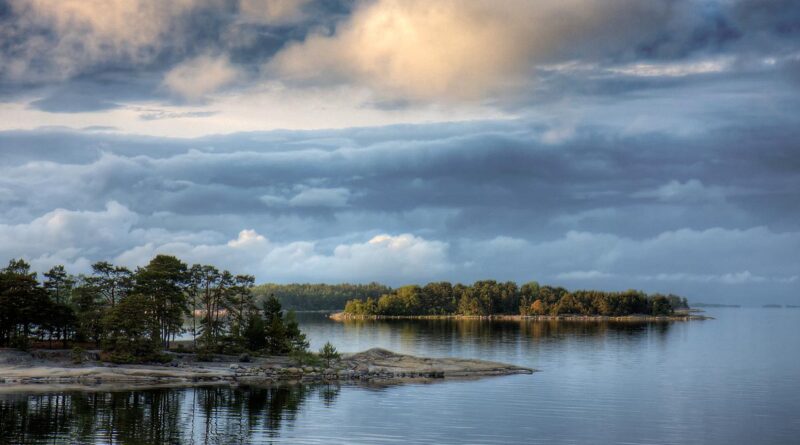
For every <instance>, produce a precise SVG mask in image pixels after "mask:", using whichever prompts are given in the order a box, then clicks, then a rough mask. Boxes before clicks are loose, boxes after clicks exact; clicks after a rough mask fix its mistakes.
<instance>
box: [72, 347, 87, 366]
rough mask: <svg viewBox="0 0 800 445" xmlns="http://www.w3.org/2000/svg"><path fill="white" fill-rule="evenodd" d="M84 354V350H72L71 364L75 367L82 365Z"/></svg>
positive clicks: (79, 348)
mask: <svg viewBox="0 0 800 445" xmlns="http://www.w3.org/2000/svg"><path fill="white" fill-rule="evenodd" d="M84 354H86V350H85V349H83V348H81V347H78V346H76V347H74V348H72V354H71V358H72V363H74V364H76V365H80V364H81V363H83V361H84V360H83V357H84Z"/></svg>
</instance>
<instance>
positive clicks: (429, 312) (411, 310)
mask: <svg viewBox="0 0 800 445" xmlns="http://www.w3.org/2000/svg"><path fill="white" fill-rule="evenodd" d="M688 311H689V304H688V302H687V300H686V298H683V297H679V296H677V295H662V294H652V295H648V294H646V293H644V292H641V291H636V290H628V291H624V292H604V291H598V290H579V291H572V292H570V291H568V290H566V289H564V288H562V287H552V286H540V285H539V283H537V282H535V281H532V282H529V283H526V284H523V285H522V286H517V284H516V283H514V282H511V281H508V282H497V281H494V280H482V281H477V282H475V283H474V284H472V285H463V284H455V285H454V284H451V283H449V282H435V283H428V284H427V285H425V286H416V285H412V286H403V287H401V288H399V289H397V290H395V291H393V292H391V293H388V294H385V295H382V296H381V297H380V298H377V299H375V298H372V297H369V298H367V299H354V300H350V301H348V302H347V304H346V305H345V308H344V311H342V312H340V313H337V314H334V315H333V316H332V318H334V319H338V320H342V319H359V318H440V317H441V318H444V317H464V318H466V317H493V318H520V317H530V318H533V317H535V318H540V319H562V318H578V317H583V318H587V317H593V318H600V317H606V318H609V317H610V318H626V317H627V318H630V317H635V318H636V319H647V318H653V319H669V318H676V319H690V318H693V319H703V318H707V317H702V316H696V315H690V314H689V313H688Z"/></svg>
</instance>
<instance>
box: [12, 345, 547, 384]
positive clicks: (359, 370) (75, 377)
mask: <svg viewBox="0 0 800 445" xmlns="http://www.w3.org/2000/svg"><path fill="white" fill-rule="evenodd" d="M89 354H90V355H94V353H89ZM171 355H172V356H173V361H172V362H170V363H167V364H136V365H132V364H131V365H115V364H110V363H103V362H99V361H97V360H88V361H87V362H86V363H83V364H73V363H71V362H70V361H69V358H68V357H69V351H66V350H56V351H32V352H21V351H14V350H8V349H7V350H0V394H2V393H7V392H21V391H30V390H34V391H37V392H38V391H58V390H68V389H69V390H72V389H78V390H83V389H94V390H103V389H119V388H138V389H146V388H158V387H175V386H202V385H215V384H228V385H239V384H264V385H268V384H279V383H309V384H312V383H355V384H359V383H363V384H376V383H379V384H393V383H404V382H410V381H415V382H433V381H440V380H445V379H476V378H481V377H488V376H502V375H512V374H532V373H533V372H535V370H534V369H530V368H524V367H521V366H515V365H510V364H506V363H498V362H491V361H485V360H473V359H461V358H428V357H416V356H411V355H405V354H397V353H394V352H391V351H387V350H385V349H380V348H373V349H369V350H367V351H363V352H359V353H354V354H342V358H341V360H340V361H338V362H337V363H335V364H332V365H331V366H330V367H312V366H296V365H295V364H294V363H292V362H291V360H290V359H289V358H288V357H254V358H253V359H252V361H251V362H240V361H239V360H238V358H237V357H234V356H222V355H217V356H214V361H212V362H198V361H196V360H195V359H196V357H195V355H194V354H171Z"/></svg>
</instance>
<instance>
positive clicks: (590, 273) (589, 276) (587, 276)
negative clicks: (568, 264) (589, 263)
mask: <svg viewBox="0 0 800 445" xmlns="http://www.w3.org/2000/svg"><path fill="white" fill-rule="evenodd" d="M613 276H614V275H613V274H610V273H607V272H600V271H599V270H573V271H570V272H562V273H560V274H558V275H556V278H557V279H559V280H594V279H597V278H610V277H613Z"/></svg>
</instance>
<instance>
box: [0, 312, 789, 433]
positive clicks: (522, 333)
mask: <svg viewBox="0 0 800 445" xmlns="http://www.w3.org/2000/svg"><path fill="white" fill-rule="evenodd" d="M709 314H710V315H713V316H716V317H717V319H716V320H709V321H695V322H687V323H672V324H658V323H649V324H624V323H623V324H612V323H560V324H559V323H547V322H544V323H542V322H538V323H534V322H524V323H518V322H494V323H490V322H477V321H429V322H426V321H413V322H412V321H408V322H406V321H387V322H353V323H344V324H343V323H334V322H331V321H329V320H327V319H326V318H324V317H323V316H320V315H318V314H301V316H300V317H299V318H300V321H301V325H302V327H303V328H304V329H305V330H306V331H307V332H308V333H309V337H310V339H311V342H312V347H314V348H319V347H320V346H321V344H322V343H324V342H325V341H331V342H332V343H334V344H335V345H337V347H338V348H339V349H340V350H344V351H356V350H363V349H367V348H369V347H373V346H380V347H385V348H388V349H392V350H395V351H401V352H407V353H412V354H419V355H429V356H457V357H474V358H483V359H490V360H498V361H504V362H509V363H514V364H520V365H525V366H530V367H534V368H537V369H539V370H541V372H538V373H535V374H533V375H516V376H507V377H496V378H487V379H482V380H478V381H456V382H449V381H448V382H440V383H435V384H407V385H400V386H373V387H362V386H338V385H329V386H312V387H307V386H282V387H272V388H263V387H247V388H239V389H231V388H228V387H208V388H188V389H173V390H153V391H138V392H130V391H120V392H112V393H108V392H101V393H85V392H84V393H78V392H69V393H55V394H6V395H0V438H1V439H0V443H2V442H3V440H5V441H8V442H12V443H14V442H22V443H59V442H66V443H70V442H72V443H190V444H205V443H306V444H337V443H360V444H376V443H378V444H380V443H384V444H395V443H401V444H405V443H422V444H425V443H430V444H449V443H460V444H463V443H474V444H518V443H548V444H595V443H596V444H726V445H727V444H756V443H757V444H796V443H800V335H798V330H799V329H800V309H745V308H743V309H711V310H709Z"/></svg>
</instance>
